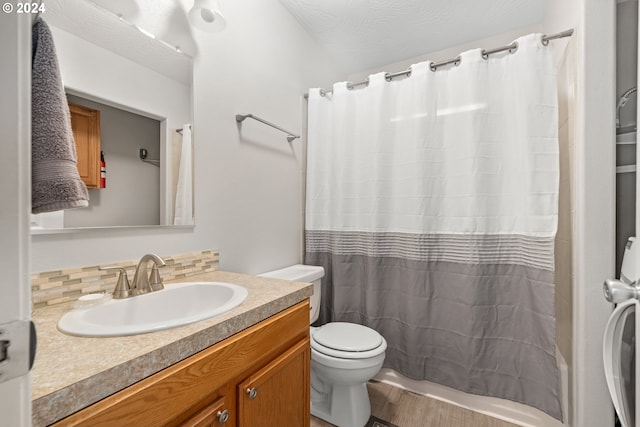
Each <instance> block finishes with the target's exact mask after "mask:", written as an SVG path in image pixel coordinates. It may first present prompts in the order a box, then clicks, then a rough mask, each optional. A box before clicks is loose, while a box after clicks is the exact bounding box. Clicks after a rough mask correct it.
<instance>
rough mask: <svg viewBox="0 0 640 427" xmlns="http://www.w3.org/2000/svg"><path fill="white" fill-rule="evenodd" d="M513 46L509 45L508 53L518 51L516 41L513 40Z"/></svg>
mask: <svg viewBox="0 0 640 427" xmlns="http://www.w3.org/2000/svg"><path fill="white" fill-rule="evenodd" d="M512 46H513V47H511V46H510V47H509V53H516V52H517V51H518V46H519V45H518V42H513V45H512Z"/></svg>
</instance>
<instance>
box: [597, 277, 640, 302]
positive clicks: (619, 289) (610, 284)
mask: <svg viewBox="0 0 640 427" xmlns="http://www.w3.org/2000/svg"><path fill="white" fill-rule="evenodd" d="M602 290H603V292H604V297H605V298H606V300H607V301H609V302H612V303H614V304H619V303H621V302H624V301H626V300H629V299H640V298H639V295H640V294H639V292H640V289H638V288H636V283H635V282H633V283H631V284H627V283H624V282H622V281H620V280H617V279H607V280H605V281H604V285H603V287H602Z"/></svg>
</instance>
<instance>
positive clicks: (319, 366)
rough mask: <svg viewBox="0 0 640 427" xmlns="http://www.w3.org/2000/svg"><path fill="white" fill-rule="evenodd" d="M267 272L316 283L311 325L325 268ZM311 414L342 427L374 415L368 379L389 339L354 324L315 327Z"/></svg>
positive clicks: (361, 423)
mask: <svg viewBox="0 0 640 427" xmlns="http://www.w3.org/2000/svg"><path fill="white" fill-rule="evenodd" d="M260 276H264V277H273V278H277V279H285V280H293V281H297V282H309V283H313V295H312V296H311V298H310V303H311V311H310V319H309V321H310V324H311V323H313V322H315V321H316V320H317V319H318V315H319V305H320V298H321V286H320V282H321V279H322V277H324V268H323V267H316V266H310V265H293V266H291V267H286V268H283V269H280V270H276V271H271V272H268V273H264V274H261V275H260ZM310 335H311V414H313V415H314V416H316V417H318V418H321V419H323V420H325V421H327V422H330V423H332V424H335V425H337V426H338V427H363V426H364V425H365V424H366V423H367V421H368V420H369V416H370V415H371V403H370V402H369V393H368V392H367V386H366V384H367V381H369V380H370V379H371V378H373V376H374V375H376V374H377V373H378V371H380V368H382V362H384V357H385V350H386V348H387V342H386V341H385V339H384V337H382V335H380V334H379V333H378V332H376V331H374V330H373V329H371V328H368V327H366V326H362V325H358V324H355V323H346V322H331V323H327V324H325V325H323V326H320V327H317V328H316V327H313V326H312V327H311V333H310Z"/></svg>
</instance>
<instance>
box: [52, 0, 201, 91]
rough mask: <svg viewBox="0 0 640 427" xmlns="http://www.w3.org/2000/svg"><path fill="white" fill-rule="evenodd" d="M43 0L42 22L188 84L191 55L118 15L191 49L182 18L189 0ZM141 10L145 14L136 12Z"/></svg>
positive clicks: (166, 39) (191, 45)
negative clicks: (179, 51)
mask: <svg viewBox="0 0 640 427" xmlns="http://www.w3.org/2000/svg"><path fill="white" fill-rule="evenodd" d="M185 1H186V3H185V2H184V1H182V0H180V1H177V0H135V1H133V0H94V1H90V0H47V1H46V11H45V12H44V13H42V18H43V19H44V20H45V21H46V22H47V24H49V25H52V26H54V27H58V28H60V29H62V30H64V31H66V32H68V33H71V34H74V35H76V36H78V37H80V38H82V39H85V40H87V41H89V42H91V43H93V44H95V45H98V46H100V47H102V48H104V49H107V50H110V51H112V52H114V53H117V54H118V55H121V56H123V57H125V58H127V59H130V60H132V61H134V62H137V63H139V64H142V65H144V66H146V67H148V68H151V69H153V70H155V71H157V72H159V73H161V74H164V75H166V76H167V77H170V78H172V79H174V80H177V81H180V82H182V83H185V84H187V85H190V84H191V58H190V57H189V56H188V55H185V54H180V53H178V52H176V50H175V49H172V48H170V47H168V46H165V45H163V44H162V43H159V42H158V41H157V40H154V39H152V38H150V37H148V36H146V35H144V34H142V33H141V32H140V31H139V30H137V29H135V28H134V27H133V26H132V25H130V24H127V23H125V22H122V21H121V20H119V19H118V15H122V17H123V18H124V19H126V20H127V21H128V22H130V23H132V24H136V25H138V26H140V27H141V28H144V29H145V30H146V31H149V32H150V33H152V34H154V35H155V36H156V37H158V38H159V39H161V40H163V41H165V42H166V43H168V44H170V45H173V46H179V47H180V48H181V49H182V50H183V51H185V52H187V53H192V54H193V53H194V52H193V50H194V49H195V47H194V46H195V43H194V42H193V37H192V36H191V32H190V31H191V28H190V26H189V24H188V22H187V18H186V13H187V11H186V7H190V6H187V5H188V4H189V0H185ZM141 10H144V11H145V13H144V14H143V13H140V11H141Z"/></svg>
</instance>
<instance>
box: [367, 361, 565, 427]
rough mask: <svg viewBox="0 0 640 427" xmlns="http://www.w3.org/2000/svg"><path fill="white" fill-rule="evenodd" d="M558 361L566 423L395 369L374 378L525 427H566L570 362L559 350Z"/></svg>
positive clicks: (533, 409)
mask: <svg viewBox="0 0 640 427" xmlns="http://www.w3.org/2000/svg"><path fill="white" fill-rule="evenodd" d="M556 360H557V362H558V369H559V372H560V393H561V394H560V398H561V402H562V411H563V414H564V418H565V424H563V423H561V422H560V421H558V420H556V419H555V418H553V417H551V416H549V415H547V414H545V413H544V412H542V411H539V410H538V409H535V408H532V407H530V406H527V405H523V404H521V403H516V402H512V401H510V400H505V399H498V398H495V397H487V396H478V395H475V394H469V393H465V392H463V391H459V390H455V389H453V388H450V387H447V386H444V385H440V384H436V383H432V382H429V381H416V380H412V379H409V378H407V377H404V376H402V375H401V374H399V373H397V372H396V371H394V370H392V369H387V368H384V369H382V370H381V371H380V372H379V373H378V375H376V376H375V377H374V378H373V380H374V381H380V382H384V383H387V384H390V385H393V386H396V387H399V388H402V389H404V390H407V391H411V392H413V393H417V394H421V395H423V396H429V397H431V398H434V399H438V400H442V401H444V402H447V403H451V404H453V405H457V406H461V407H463V408H467V409H470V410H472V411H475V412H480V413H482V414H486V415H489V416H491V417H494V418H499V419H501V420H504V421H508V422H511V423H513V424H517V425H519V426H523V427H565V426H568V425H569V424H568V422H567V421H566V420H567V419H568V406H569V405H568V402H569V393H568V390H569V371H568V369H567V363H566V362H565V360H564V358H563V357H562V354H561V353H560V352H559V351H556Z"/></svg>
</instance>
